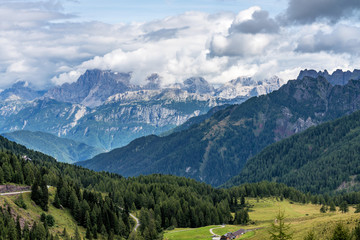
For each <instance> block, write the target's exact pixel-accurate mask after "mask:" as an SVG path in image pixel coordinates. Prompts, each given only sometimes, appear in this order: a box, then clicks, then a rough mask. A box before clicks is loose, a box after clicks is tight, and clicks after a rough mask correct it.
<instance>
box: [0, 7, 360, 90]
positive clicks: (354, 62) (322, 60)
mask: <svg viewBox="0 0 360 240" xmlns="http://www.w3.org/2000/svg"><path fill="white" fill-rule="evenodd" d="M62 11H63V10H62V6H61V2H59V1H43V2H31V4H30V3H27V2H26V1H23V2H21V1H16V4H15V3H11V1H7V2H5V4H3V3H0V52H1V54H0V79H1V81H0V88H5V87H7V86H9V85H10V84H12V83H14V82H16V81H18V80H24V81H28V82H30V83H31V84H32V85H35V86H37V87H39V88H41V87H46V86H49V85H52V84H63V83H65V82H73V81H76V79H77V78H78V77H79V76H80V75H81V74H82V73H83V72H84V71H85V70H86V69H89V68H100V69H112V70H114V71H119V72H132V76H133V81H134V82H141V81H143V80H144V79H145V78H146V77H147V76H149V75H150V74H152V73H158V74H160V75H161V77H162V80H163V84H169V83H173V82H179V81H183V80H185V79H186V78H188V77H192V76H203V77H204V78H206V79H207V80H208V81H210V82H212V83H214V84H221V83H224V82H227V81H229V80H231V79H234V78H236V77H239V76H255V77H256V78H267V77H270V76H272V75H275V74H278V75H280V76H281V77H284V78H295V77H296V75H297V74H298V72H299V71H300V70H301V69H303V68H315V69H318V70H323V69H324V68H327V69H328V70H333V69H336V68H347V69H349V68H350V69H351V68H355V67H357V66H359V63H360V62H359V60H358V54H359V50H358V48H357V46H358V44H359V41H358V40H357V39H359V37H360V33H359V32H360V31H359V22H358V21H350V20H347V22H345V21H344V20H341V18H337V19H340V20H339V22H338V23H336V24H332V23H324V22H322V23H319V22H313V23H311V24H307V25H301V26H298V25H297V26H289V25H283V26H281V27H280V26H278V25H277V23H276V20H275V19H276V18H275V19H273V18H271V17H270V16H269V15H268V13H267V12H266V9H265V10H263V9H261V8H260V7H258V6H255V7H251V8H249V9H246V10H244V11H240V12H239V13H237V14H236V13H217V14H208V13H203V12H186V13H184V14H181V15H178V16H171V17H167V18H164V19H160V20H156V21H151V22H145V23H131V24H105V23H101V22H76V21H70V20H76V16H72V15H69V14H67V13H64V12H62ZM235 27H238V28H235ZM234 29H235V30H236V31H235V30H234Z"/></svg>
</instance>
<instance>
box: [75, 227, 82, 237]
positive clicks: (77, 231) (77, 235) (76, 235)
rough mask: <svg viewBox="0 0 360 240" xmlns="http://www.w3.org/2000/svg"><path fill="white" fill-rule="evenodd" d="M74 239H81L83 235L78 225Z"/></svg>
mask: <svg viewBox="0 0 360 240" xmlns="http://www.w3.org/2000/svg"><path fill="white" fill-rule="evenodd" d="M74 240H81V236H80V233H79V229H78V227H76V229H75V236H74Z"/></svg>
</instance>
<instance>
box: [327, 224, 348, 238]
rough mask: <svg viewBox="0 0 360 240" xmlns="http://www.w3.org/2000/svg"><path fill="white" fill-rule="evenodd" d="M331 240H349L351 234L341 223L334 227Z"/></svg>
mask: <svg viewBox="0 0 360 240" xmlns="http://www.w3.org/2000/svg"><path fill="white" fill-rule="evenodd" d="M331 240H351V234H350V232H349V229H347V228H346V227H345V226H344V225H343V224H342V223H338V224H337V225H336V226H335V229H334V232H333V235H332V237H331Z"/></svg>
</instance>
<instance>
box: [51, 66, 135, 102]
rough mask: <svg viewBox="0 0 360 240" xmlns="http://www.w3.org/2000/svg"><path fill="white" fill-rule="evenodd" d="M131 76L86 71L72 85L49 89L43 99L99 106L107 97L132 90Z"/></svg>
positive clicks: (95, 70) (67, 84)
mask: <svg viewBox="0 0 360 240" xmlns="http://www.w3.org/2000/svg"><path fill="white" fill-rule="evenodd" d="M130 79H131V75H130V74H128V73H117V72H112V71H102V70H98V69H94V70H87V71H86V72H85V73H84V74H83V75H81V76H80V78H79V79H78V80H77V81H76V82H74V83H71V84H69V83H65V84H63V85H61V86H59V87H55V88H53V89H50V90H49V91H48V92H47V93H46V94H45V97H48V98H52V99H55V100H57V101H59V102H70V103H79V104H83V105H85V106H89V107H96V106H99V105H101V104H102V103H103V102H104V101H105V100H106V99H107V98H108V97H110V96H112V95H114V94H116V93H123V92H126V91H129V90H134V88H135V87H134V86H132V85H131V84H130Z"/></svg>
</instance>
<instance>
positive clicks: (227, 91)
mask: <svg viewBox="0 0 360 240" xmlns="http://www.w3.org/2000/svg"><path fill="white" fill-rule="evenodd" d="M285 83H286V82H285V81H283V80H282V79H280V78H278V77H277V76H273V77H271V78H269V79H265V80H262V81H260V80H255V79H253V78H251V77H239V78H237V79H234V80H231V81H230V82H228V83H226V84H224V85H223V86H221V87H220V88H218V89H217V90H216V96H218V97H221V98H226V99H231V98H236V97H239V96H242V97H254V96H260V95H264V94H268V93H270V92H272V91H275V90H277V89H279V88H280V87H281V86H282V85H283V84H285Z"/></svg>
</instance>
